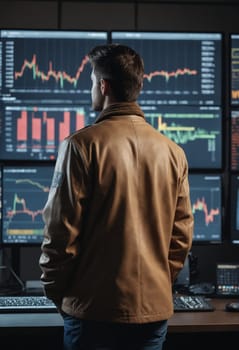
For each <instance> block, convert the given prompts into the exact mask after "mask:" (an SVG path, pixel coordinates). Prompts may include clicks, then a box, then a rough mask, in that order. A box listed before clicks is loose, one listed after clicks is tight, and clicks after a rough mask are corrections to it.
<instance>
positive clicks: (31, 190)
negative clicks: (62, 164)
mask: <svg viewBox="0 0 239 350" xmlns="http://www.w3.org/2000/svg"><path fill="white" fill-rule="evenodd" d="M53 171H54V168H53V166H38V165H36V166H3V170H2V201H3V208H2V209H3V214H2V242H3V244H23V245H31V244H40V243H41V242H42V239H43V229H44V222H43V218H42V211H43V208H44V205H45V203H46V201H47V198H48V193H49V189H50V186H51V179H52V176H53Z"/></svg>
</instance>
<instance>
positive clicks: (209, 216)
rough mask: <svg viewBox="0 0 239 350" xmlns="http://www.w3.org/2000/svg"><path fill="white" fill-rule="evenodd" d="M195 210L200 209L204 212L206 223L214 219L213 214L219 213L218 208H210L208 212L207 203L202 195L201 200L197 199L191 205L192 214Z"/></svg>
mask: <svg viewBox="0 0 239 350" xmlns="http://www.w3.org/2000/svg"><path fill="white" fill-rule="evenodd" d="M196 210H200V211H203V212H204V214H205V224H206V225H208V224H209V223H211V222H213V221H214V216H215V215H219V209H211V210H210V212H208V207H207V203H206V202H205V198H204V197H203V198H202V199H201V200H200V199H197V201H196V203H194V204H193V206H192V212H193V214H195V212H196Z"/></svg>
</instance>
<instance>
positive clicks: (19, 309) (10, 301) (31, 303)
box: [0, 295, 57, 313]
mask: <svg viewBox="0 0 239 350" xmlns="http://www.w3.org/2000/svg"><path fill="white" fill-rule="evenodd" d="M11 312H16V313H25V312H35V313H41V312H48V313H51V312H57V309H56V306H55V304H54V303H53V302H52V301H51V300H50V299H48V298H47V297H45V296H43V295H41V296H0V313H11Z"/></svg>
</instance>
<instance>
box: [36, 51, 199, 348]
mask: <svg viewBox="0 0 239 350" xmlns="http://www.w3.org/2000/svg"><path fill="white" fill-rule="evenodd" d="M88 57H89V61H90V63H91V66H92V74H91V79H92V90H91V95H92V106H93V109H94V110H96V111H101V113H100V114H99V117H98V119H97V120H96V122H95V123H94V124H93V125H91V126H89V127H86V128H83V129H81V130H79V131H76V132H75V133H74V134H73V135H71V136H69V137H68V138H67V139H66V140H64V142H63V143H62V145H61V148H60V150H59V155H58V159H57V162H56V166H55V172H54V177H53V181H52V186H51V190H50V193H49V198H48V201H47V203H46V206H45V208H44V214H43V216H44V220H45V237H44V241H43V244H42V254H41V257H40V266H41V269H42V272H43V273H42V276H41V280H42V282H43V285H44V290H45V294H46V295H47V296H48V297H49V298H50V299H52V300H53V301H54V302H55V304H56V305H57V307H58V310H59V312H60V313H61V314H62V316H63V318H64V345H65V349H71V350H73V349H78V350H79V349H84V350H91V349H92V350H93V349H98V350H100V349H101V350H103V349H104V350H108V349H120V350H127V349H130V350H136V349H137V350H139V349H140V350H142V349H145V350H146V349H147V350H153V349H157V350H160V349H162V347H163V342H164V340H165V338H166V333H167V320H168V319H169V318H170V317H171V316H172V314H173V302H172V283H173V281H174V280H175V278H176V275H177V274H178V272H179V271H180V270H181V268H182V267H183V264H184V261H185V258H186V256H187V253H188V251H189V249H190V247H191V242H192V230H193V216H192V212H191V204H190V196H189V185H188V165H187V161H186V158H185V154H184V152H183V150H182V149H181V148H180V147H179V146H177V145H176V144H175V143H174V142H172V141H171V140H169V139H168V138H166V137H165V136H163V135H161V134H160V133H159V132H158V131H157V130H155V129H154V128H153V127H152V126H151V125H149V124H148V123H147V122H146V121H145V118H144V114H143V112H142V110H141V109H140V107H139V105H138V104H137V103H136V100H137V98H138V96H139V93H140V91H141V89H142V85H143V76H144V67H143V62H142V59H141V58H140V56H139V55H138V54H137V53H136V52H135V51H134V50H132V49H131V48H129V47H126V46H123V45H104V46H99V47H96V48H94V49H93V50H92V51H91V52H90V53H89V55H88Z"/></svg>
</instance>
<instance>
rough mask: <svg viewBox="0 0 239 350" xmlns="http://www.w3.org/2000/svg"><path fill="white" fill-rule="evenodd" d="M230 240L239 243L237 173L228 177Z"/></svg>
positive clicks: (238, 185) (238, 183) (238, 175)
mask: <svg viewBox="0 0 239 350" xmlns="http://www.w3.org/2000/svg"><path fill="white" fill-rule="evenodd" d="M229 207H230V214H229V215H230V222H231V225H230V228H231V230H230V232H231V237H230V241H231V242H232V243H235V244H239V174H231V178H230V205H229Z"/></svg>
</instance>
